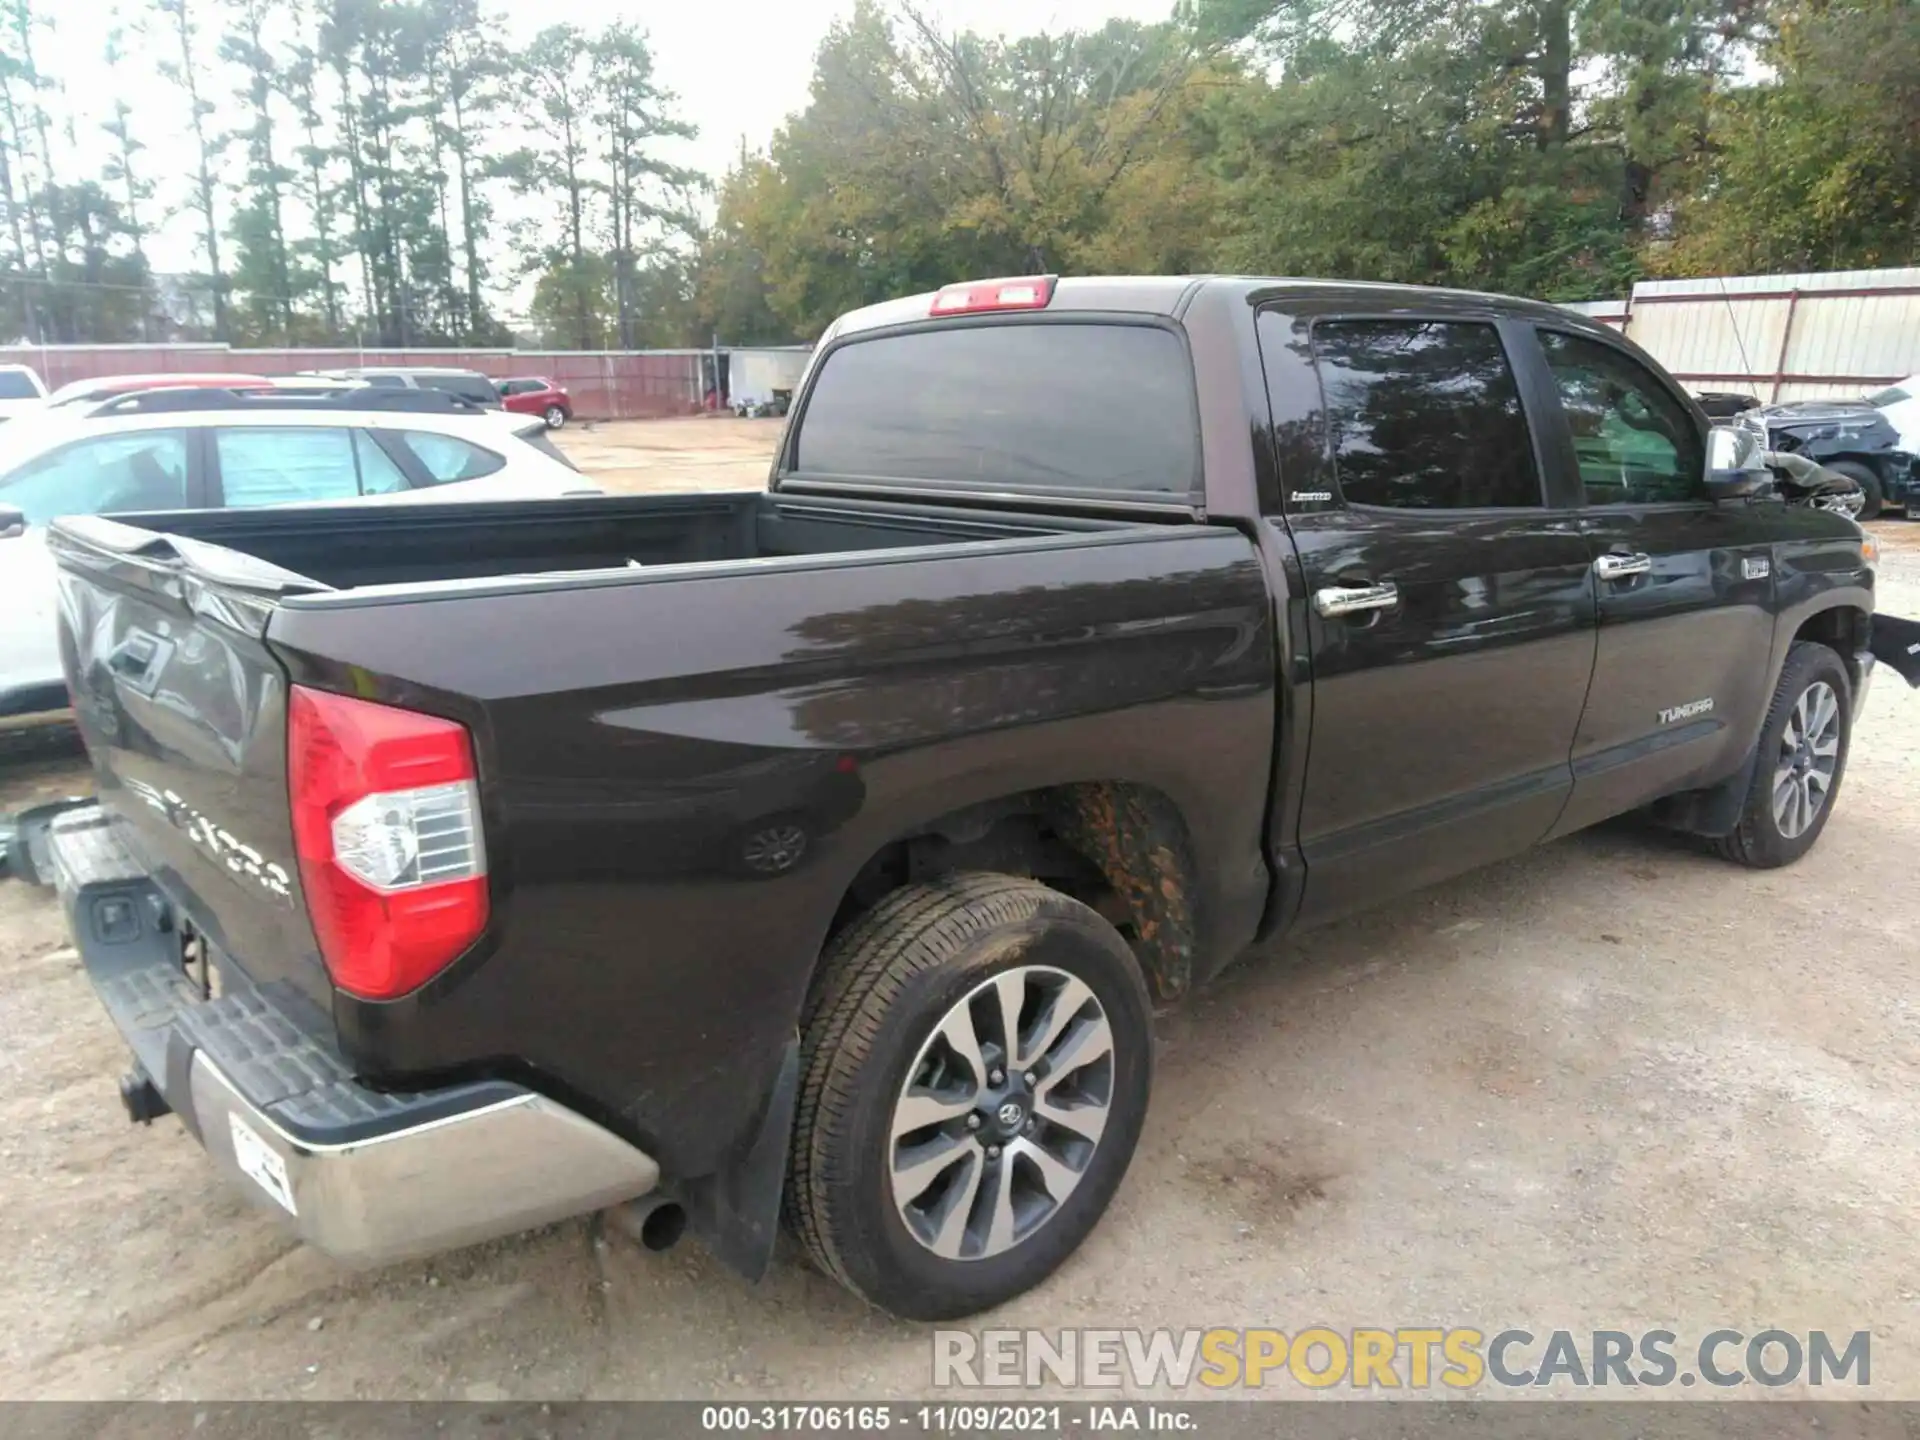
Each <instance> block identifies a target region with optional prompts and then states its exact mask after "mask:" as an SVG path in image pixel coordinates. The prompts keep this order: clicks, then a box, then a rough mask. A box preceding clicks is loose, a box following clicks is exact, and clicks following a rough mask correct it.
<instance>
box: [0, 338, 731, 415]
mask: <svg viewBox="0 0 1920 1440" xmlns="http://www.w3.org/2000/svg"><path fill="white" fill-rule="evenodd" d="M722 353H725V352H724V351H723V352H722ZM0 364H5V365H31V366H32V367H33V368H34V369H35V370H36V371H38V372H39V375H40V378H41V379H42V380H44V381H46V382H47V387H48V388H49V389H54V388H57V387H58V386H61V385H65V384H66V383H67V382H68V381H71V380H91V379H94V378H96V377H98V376H102V375H129V374H150V373H151V374H188V373H194V372H201V371H205V372H212V373H219V374H236V375H290V374H293V373H295V372H297V371H301V370H337V369H343V368H346V367H349V366H358V365H419V366H436V367H448V366H450V367H452V368H455V369H460V370H478V371H479V372H480V373H481V374H483V375H487V376H490V377H492V378H493V379H495V380H506V379H510V378H512V377H514V376H517V375H540V376H544V377H546V378H547V379H549V380H553V381H555V382H557V383H558V384H559V385H560V386H561V387H562V388H564V389H565V390H567V391H568V393H569V394H570V395H571V396H572V398H573V408H574V413H575V414H576V415H578V416H580V417H581V418H582V419H590V420H650V419H658V418H659V417H661V416H666V415H686V414H690V413H692V412H694V411H696V410H698V409H700V408H701V402H702V400H703V398H704V396H705V395H706V391H707V387H708V385H709V384H710V383H711V381H710V377H711V375H712V373H713V352H712V351H710V350H640V351H598V350H351V349H345V350H236V349H233V348H232V347H231V346H227V345H207V344H168V345H10V346H0Z"/></svg>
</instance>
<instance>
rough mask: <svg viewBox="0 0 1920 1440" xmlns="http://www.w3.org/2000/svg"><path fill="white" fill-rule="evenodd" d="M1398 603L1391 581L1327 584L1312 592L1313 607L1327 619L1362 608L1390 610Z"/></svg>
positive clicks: (1350, 613) (1357, 612)
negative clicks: (1378, 583) (1371, 583)
mask: <svg viewBox="0 0 1920 1440" xmlns="http://www.w3.org/2000/svg"><path fill="white" fill-rule="evenodd" d="M1399 603H1400V590H1399V587H1398V586H1396V585H1395V584H1394V583H1393V582H1392V581H1388V582H1387V583H1386V584H1384V585H1329V586H1327V588H1326V589H1324V590H1316V591H1314V592H1313V608H1314V609H1316V610H1318V611H1319V612H1320V613H1321V614H1322V615H1323V616H1325V617H1326V618H1327V619H1329V620H1333V619H1337V618H1338V617H1340V616H1342V615H1358V614H1359V613H1360V612H1361V611H1363V610H1391V609H1392V608H1393V607H1394V606H1395V605H1398V604H1399Z"/></svg>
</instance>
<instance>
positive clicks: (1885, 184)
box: [1654, 0, 1920, 275]
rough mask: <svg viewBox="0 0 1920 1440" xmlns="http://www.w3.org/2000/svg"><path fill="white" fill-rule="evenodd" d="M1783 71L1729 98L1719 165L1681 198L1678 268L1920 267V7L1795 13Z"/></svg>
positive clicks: (1784, 35)
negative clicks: (1919, 263)
mask: <svg viewBox="0 0 1920 1440" xmlns="http://www.w3.org/2000/svg"><path fill="white" fill-rule="evenodd" d="M1763 55H1764V58H1765V61H1766V64H1767V67H1768V69H1769V70H1770V71H1771V78H1769V79H1767V80H1765V81H1763V82H1761V83H1759V84H1755V85H1750V86H1744V87H1741V88H1738V89H1731V90H1726V91H1723V92H1721V93H1720V94H1719V95H1717V96H1716V97H1715V99H1714V103H1713V107H1712V125H1711V132H1710V133H1711V136H1712V141H1713V148H1712V151H1711V154H1710V159H1709V160H1708V162H1707V163H1706V164H1705V165H1704V166H1703V167H1702V169H1703V172H1704V173H1703V174H1702V175H1701V177H1700V184H1699V187H1698V189H1697V190H1695V191H1694V192H1693V193H1692V194H1691V195H1689V196H1687V197H1685V198H1683V199H1682V200H1681V201H1680V202H1679V204H1678V206H1677V214H1676V231H1677V235H1676V239H1675V240H1674V242H1673V244H1672V245H1671V246H1666V247H1659V248H1658V249H1656V251H1655V256H1654V263H1655V265H1656V266H1657V268H1659V269H1660V270H1661V271H1663V272H1664V273H1667V274H1675V275H1691V274H1716V273H1717V274H1728V273H1752V272H1761V273H1765V272H1768V271H1799V270H1830V269H1837V270H1847V269H1855V268H1870V267H1874V266H1890V265H1912V264H1915V263H1917V262H1920V6H1915V5H1913V4H1912V3H1909V0H1821V3H1815V4H1809V5H1806V6H1804V7H1796V8H1793V9H1789V10H1786V11H1785V12H1784V13H1782V14H1781V15H1780V16H1779V23H1778V27H1777V29H1775V30H1774V31H1773V32H1772V33H1771V34H1770V36H1769V37H1768V39H1767V43H1766V45H1765V48H1764V51H1763Z"/></svg>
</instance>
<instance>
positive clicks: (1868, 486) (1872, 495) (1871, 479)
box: [1827, 460, 1887, 520]
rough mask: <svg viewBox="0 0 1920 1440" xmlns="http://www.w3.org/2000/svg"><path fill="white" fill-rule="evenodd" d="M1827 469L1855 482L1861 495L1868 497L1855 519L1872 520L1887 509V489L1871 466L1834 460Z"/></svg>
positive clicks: (1858, 462)
mask: <svg viewBox="0 0 1920 1440" xmlns="http://www.w3.org/2000/svg"><path fill="white" fill-rule="evenodd" d="M1827 469H1829V470H1833V471H1837V472H1838V473H1840V474H1842V475H1844V476H1846V477H1847V478H1848V479H1849V480H1851V481H1853V483H1854V484H1856V485H1858V486H1859V487H1860V493H1861V495H1863V496H1864V497H1866V498H1865V503H1864V504H1862V505H1861V506H1860V513H1859V514H1858V515H1857V516H1855V517H1854V518H1855V519H1857V520H1871V519H1873V518H1874V517H1875V516H1877V515H1879V513H1880V512H1881V511H1882V510H1883V509H1885V508H1886V504H1887V492H1886V489H1885V487H1884V486H1882V485H1881V483H1880V476H1879V475H1878V474H1877V473H1876V472H1875V471H1874V468H1873V467H1872V466H1871V465H1865V464H1862V463H1861V462H1860V461H1858V460H1834V461H1832V462H1830V463H1828V464H1827Z"/></svg>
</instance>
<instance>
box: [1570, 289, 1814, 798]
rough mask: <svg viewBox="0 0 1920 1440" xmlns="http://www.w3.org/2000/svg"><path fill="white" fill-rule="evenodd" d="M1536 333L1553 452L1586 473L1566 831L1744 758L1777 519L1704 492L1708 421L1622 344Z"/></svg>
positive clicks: (1763, 682) (1763, 675)
mask: <svg viewBox="0 0 1920 1440" xmlns="http://www.w3.org/2000/svg"><path fill="white" fill-rule="evenodd" d="M1537 335H1538V343H1539V345H1540V349H1541V352H1542V354H1543V355H1544V358H1545V360H1546V369H1547V372H1548V374H1549V375H1550V376H1551V377H1552V388H1553V392H1554V395H1555V397H1556V399H1557V405H1556V406H1555V407H1554V408H1555V410H1556V411H1557V414H1555V415H1553V416H1551V417H1550V419H1549V424H1548V430H1547V434H1548V435H1549V437H1550V441H1549V443H1550V444H1554V445H1558V446H1561V447H1565V448H1564V453H1565V454H1566V456H1567V457H1568V459H1569V460H1570V461H1571V463H1572V464H1573V466H1574V467H1575V469H1576V470H1577V472H1578V475H1579V478H1580V482H1581V487H1582V490H1583V496H1582V498H1583V500H1584V505H1583V507H1582V509H1581V512H1580V516H1581V528H1582V529H1583V530H1584V532H1585V533H1586V536H1587V543H1588V547H1589V551H1590V559H1591V563H1592V565H1593V568H1594V572H1595V576H1594V578H1595V585H1596V589H1597V592H1598V597H1599V599H1598V603H1599V615H1600V631H1599V650H1598V654H1597V657H1596V659H1595V663H1594V674H1593V687H1592V690H1591V692H1590V694H1589V695H1588V698H1587V704H1586V710H1585V713H1584V714H1583V716H1582V717H1581V721H1580V731H1579V736H1578V738H1577V739H1576V740H1575V742H1574V746H1573V774H1574V786H1573V797H1572V799H1571V800H1570V801H1569V802H1568V805H1567V809H1566V813H1565V814H1564V815H1563V816H1562V817H1561V819H1560V822H1559V824H1558V825H1557V826H1556V827H1555V832H1554V833H1556V834H1565V833H1568V832H1570V831H1573V830H1577V829H1579V828H1580V827H1582V826H1584V825H1590V824H1593V823H1594V822H1595V821H1598V820H1604V819H1606V818H1607V817H1608V816H1610V815H1617V814H1620V813H1622V812H1624V811H1627V810H1630V809H1633V808H1635V807H1637V806H1640V805H1644V804H1646V803H1648V802H1650V801H1652V800H1655V799H1657V798H1659V797H1660V796H1662V795H1667V794H1671V793H1672V792H1674V791H1676V790H1682V789H1690V788H1693V787H1695V786H1698V785H1704V784H1711V783H1713V782H1715V781H1718V780H1721V779H1724V778H1725V777H1726V776H1727V775H1728V774H1729V773H1731V772H1732V771H1733V770H1734V769H1736V768H1737V767H1738V766H1739V765H1740V764H1741V763H1742V762H1743V761H1744V760H1745V758H1746V754H1747V751H1748V749H1749V748H1750V747H1751V746H1752V744H1753V742H1754V738H1755V736H1756V735H1757V734H1758V732H1759V725H1760V717H1761V714H1762V712H1763V711H1764V710H1765V708H1766V701H1767V694H1768V690H1769V689H1770V687H1771V680H1772V677H1771V676H1770V675H1769V673H1768V669H1769V667H1768V665H1767V658H1768V656H1769V655H1770V654H1771V652H1772V648H1773V616H1772V613H1771V597H1772V594H1773V574H1772V569H1773V566H1772V545H1771V541H1772V538H1773V536H1774V535H1775V534H1776V533H1777V530H1778V520H1777V517H1778V514H1779V511H1778V510H1777V509H1776V508H1774V507H1771V506H1754V505H1749V504H1748V503H1746V502H1744V501H1739V502H1733V503H1729V504H1726V505H1717V504H1715V503H1714V502H1713V501H1711V500H1709V499H1708V498H1707V494H1706V431H1705V426H1704V425H1703V424H1702V423H1701V422H1700V420H1699V419H1698V418H1697V417H1696V416H1695V415H1694V413H1693V411H1692V409H1691V408H1690V407H1689V406H1688V405H1687V404H1686V403H1685V402H1684V401H1683V400H1682V399H1681V397H1680V396H1679V395H1678V394H1677V393H1676V392H1675V391H1674V389H1673V387H1672V386H1671V385H1669V384H1668V383H1667V382H1666V381H1665V380H1663V379H1662V378H1661V377H1660V376H1659V375H1657V374H1655V373H1654V372H1653V371H1652V370H1650V369H1649V368H1648V367H1647V366H1646V365H1644V364H1642V363H1641V362H1640V360H1638V359H1637V358H1636V357H1635V356H1634V355H1633V354H1632V353H1630V352H1629V351H1628V350H1626V349H1625V348H1624V347H1622V346H1619V345H1616V344H1614V343H1612V342H1611V341H1609V340H1604V339H1601V338H1600V337H1597V336H1593V335H1587V334H1583V333H1575V332H1572V331H1562V330H1558V329H1554V328H1552V327H1541V328H1539V330H1538V331H1537Z"/></svg>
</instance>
